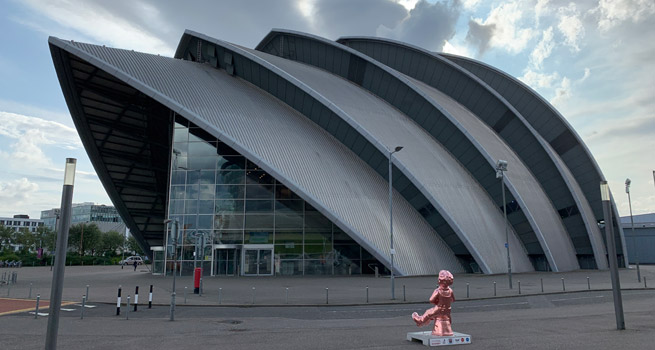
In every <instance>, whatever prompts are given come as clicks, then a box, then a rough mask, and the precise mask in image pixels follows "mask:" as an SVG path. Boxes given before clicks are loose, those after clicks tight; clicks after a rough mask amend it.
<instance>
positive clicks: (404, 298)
mask: <svg viewBox="0 0 655 350" xmlns="http://www.w3.org/2000/svg"><path fill="white" fill-rule="evenodd" d="M405 296H406V295H405V285H404V284H403V301H407V298H406V297H405Z"/></svg>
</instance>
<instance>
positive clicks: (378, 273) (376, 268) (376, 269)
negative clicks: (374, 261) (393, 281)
mask: <svg viewBox="0 0 655 350" xmlns="http://www.w3.org/2000/svg"><path fill="white" fill-rule="evenodd" d="M378 277H380V272H379V270H378V267H377V266H375V278H378Z"/></svg>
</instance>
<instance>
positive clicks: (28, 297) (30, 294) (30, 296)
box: [27, 282, 32, 299]
mask: <svg viewBox="0 0 655 350" xmlns="http://www.w3.org/2000/svg"><path fill="white" fill-rule="evenodd" d="M27 299H32V282H30V293H29V295H28V296H27Z"/></svg>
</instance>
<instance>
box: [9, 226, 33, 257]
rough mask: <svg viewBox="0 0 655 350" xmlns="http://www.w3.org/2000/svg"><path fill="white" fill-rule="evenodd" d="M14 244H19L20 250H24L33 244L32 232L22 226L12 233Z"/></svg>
mask: <svg viewBox="0 0 655 350" xmlns="http://www.w3.org/2000/svg"><path fill="white" fill-rule="evenodd" d="M14 244H17V245H20V246H21V248H20V250H22V251H25V252H26V251H28V250H29V249H30V248H31V247H32V246H33V245H34V234H32V232H30V230H29V229H28V228H26V227H23V228H21V229H20V230H19V231H18V232H16V233H15V234H14Z"/></svg>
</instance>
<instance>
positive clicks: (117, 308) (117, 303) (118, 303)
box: [116, 286, 121, 316]
mask: <svg viewBox="0 0 655 350" xmlns="http://www.w3.org/2000/svg"><path fill="white" fill-rule="evenodd" d="M120 314H121V286H118V298H117V299H116V316H119V315H120Z"/></svg>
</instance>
